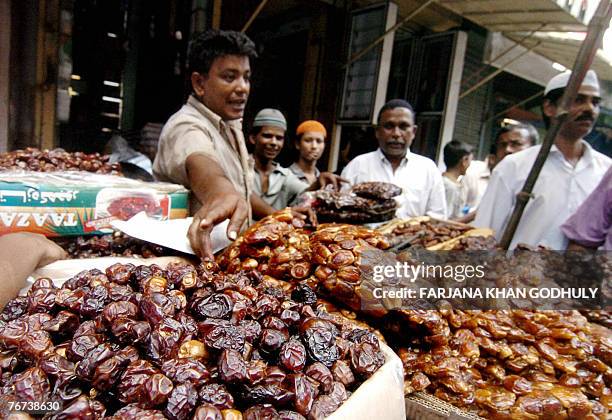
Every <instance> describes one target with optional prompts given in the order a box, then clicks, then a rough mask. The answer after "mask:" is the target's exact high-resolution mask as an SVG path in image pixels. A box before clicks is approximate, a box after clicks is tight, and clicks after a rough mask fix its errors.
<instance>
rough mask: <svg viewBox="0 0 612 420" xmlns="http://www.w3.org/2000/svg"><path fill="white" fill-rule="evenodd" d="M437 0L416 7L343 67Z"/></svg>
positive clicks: (430, 0)
mask: <svg viewBox="0 0 612 420" xmlns="http://www.w3.org/2000/svg"><path fill="white" fill-rule="evenodd" d="M435 1H437V0H427V1H426V2H425V3H423V4H422V5H420V6H419V7H417V8H416V9H414V10H413V11H412V12H410V14H409V15H408V16H406V17H405V18H404V19H402V20H400V21H399V22H398V23H396V24H395V25H393V26H392V27H391V28H389V29H388V30H387V31H386V32H385V33H384V34H382V35H381V36H379V37H378V38H376V39H375V40H374V41H372V43H371V44H370V45H368V46H367V47H365V48H364V49H362V50H361V51H359V52H358V53H356V54H354V55H353V56H352V57H351V58H350V59H349V61H347V62H346V63H345V64H344V65H343V66H342V68H346V67H348V66H350V65H351V64H353V63H354V62H355V61H357V60H359V59H360V58H361V57H363V56H364V55H365V54H366V53H367V52H368V51H370V50H371V49H372V48H374V47H375V46H377V45H378V44H380V43H381V42H383V40H384V39H385V37H386V36H387V35H389V34H390V33H391V32H395V31H396V30H397V29H398V28H400V27H401V26H402V25H403V24H404V23H406V22H408V21H409V20H410V19H412V18H413V17H415V16H416V15H418V14H419V13H421V11H423V10H424V9H425V8H426V7H427V6H429V5H430V4H431V3H433V2H435Z"/></svg>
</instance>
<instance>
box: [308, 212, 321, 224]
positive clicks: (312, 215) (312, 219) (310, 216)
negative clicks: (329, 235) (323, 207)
mask: <svg viewBox="0 0 612 420" xmlns="http://www.w3.org/2000/svg"><path fill="white" fill-rule="evenodd" d="M308 219H309V220H310V223H311V224H312V225H313V226H316V225H318V224H319V222H318V220H317V213H315V211H314V210H313V209H311V208H309V209H308Z"/></svg>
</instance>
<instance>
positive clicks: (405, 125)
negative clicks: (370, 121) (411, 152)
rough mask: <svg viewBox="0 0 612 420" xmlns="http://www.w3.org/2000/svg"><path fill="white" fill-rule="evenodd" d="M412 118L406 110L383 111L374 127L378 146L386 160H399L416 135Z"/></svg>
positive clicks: (404, 154) (410, 113)
mask: <svg viewBox="0 0 612 420" xmlns="http://www.w3.org/2000/svg"><path fill="white" fill-rule="evenodd" d="M416 128H417V127H416V125H415V124H414V116H413V115H412V112H411V111H410V110H409V109H407V108H393V109H388V110H386V111H384V112H383V113H382V114H381V116H380V121H379V122H378V126H377V127H376V139H378V146H379V147H380V148H381V150H382V152H383V154H384V155H385V156H386V157H387V159H401V158H403V157H404V156H406V152H407V151H408V148H410V145H411V144H412V141H413V140H414V134H415V133H416Z"/></svg>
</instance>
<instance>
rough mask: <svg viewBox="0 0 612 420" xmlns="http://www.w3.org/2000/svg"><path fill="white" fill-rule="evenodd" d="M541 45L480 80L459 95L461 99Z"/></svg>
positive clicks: (527, 50) (531, 48)
mask: <svg viewBox="0 0 612 420" xmlns="http://www.w3.org/2000/svg"><path fill="white" fill-rule="evenodd" d="M540 44H541V42H537V43H536V44H535V45H534V46H533V47H530V48H528V49H526V50H525V51H523V52H522V53H520V54H519V55H517V56H516V57H514V58H513V59H512V60H510V61H508V62H507V63H506V64H504V65H503V66H501V67H500V68H498V69H497V70H495V71H494V72H493V73H491V74H489V75H488V76H487V77H485V78H484V79H482V80H480V81H479V82H478V83H476V84H475V85H474V86H472V87H471V88H469V89H468V90H466V91H465V92H463V93H462V94H461V95H459V99H461V98H464V97H466V96H467V95H469V94H470V93H472V92H474V91H475V90H476V89H478V88H479V87H481V86H482V85H484V84H485V83H487V82H488V81H489V80H491V79H493V78H494V77H495V76H497V75H498V74H499V73H501V72H502V71H504V70H505V69H506V68H507V67H508V66H509V65H510V64H512V63H514V62H515V61H516V60H518V59H519V58H521V57H522V56H524V55H525V54H527V53H528V52H530V51H532V50H533V49H534V48H536V47H537V46H538V45H540Z"/></svg>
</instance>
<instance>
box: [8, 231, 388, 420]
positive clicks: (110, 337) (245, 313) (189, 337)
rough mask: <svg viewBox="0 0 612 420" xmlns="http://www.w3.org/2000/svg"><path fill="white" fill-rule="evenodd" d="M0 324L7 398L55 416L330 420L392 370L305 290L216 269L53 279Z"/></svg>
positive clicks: (354, 326) (153, 269)
mask: <svg viewBox="0 0 612 420" xmlns="http://www.w3.org/2000/svg"><path fill="white" fill-rule="evenodd" d="M286 222H291V221H290V220H288V219H287V220H286ZM298 225H299V224H298ZM288 226H289V225H288V224H286V223H285V222H281V224H280V225H277V227H276V228H272V230H271V231H268V232H267V233H266V234H264V235H262V236H257V235H260V232H253V236H252V237H251V238H250V239H249V240H250V241H251V244H252V245H253V246H255V245H256V244H257V245H261V244H263V243H265V242H266V241H275V240H279V241H280V240H282V238H281V237H282V236H283V235H286V234H287V232H288V231H290V230H291V229H293V224H291V228H289V227H288ZM281 227H282V229H277V228H281ZM283 229H284V230H283ZM275 235H276V236H275ZM306 237H307V235H306ZM287 273H289V271H287ZM49 296H53V299H51V298H49ZM0 320H1V321H0V369H1V371H0V372H1V373H2V376H1V377H0V381H1V382H0V386H1V387H2V390H3V393H4V396H5V397H7V398H9V399H11V400H15V401H61V410H60V411H59V412H58V413H57V416H56V417H51V418H91V419H101V418H103V417H104V416H106V418H111V419H133V418H155V419H163V418H168V419H181V420H182V419H200V418H201V419H257V418H278V417H279V416H280V417H281V418H287V419H302V418H309V419H319V418H323V417H324V416H327V415H329V414H331V413H332V412H333V411H335V410H336V409H337V408H338V407H339V406H340V405H341V404H342V403H343V402H344V401H345V400H346V399H347V398H348V395H350V392H351V391H353V390H355V389H356V388H357V387H358V386H359V385H360V384H361V383H362V382H363V381H364V380H366V379H367V378H368V377H370V376H371V375H372V374H374V373H375V371H376V370H377V369H378V368H379V367H380V366H381V365H382V362H383V355H382V353H381V352H380V348H379V346H378V340H377V339H376V337H375V336H374V335H373V334H372V333H371V332H369V331H368V330H361V328H359V327H360V326H361V325H360V324H358V323H357V322H353V321H352V320H350V319H349V318H346V317H343V316H342V315H340V313H339V312H337V311H336V310H335V309H334V308H333V307H332V306H331V305H330V304H327V303H325V302H321V301H317V299H316V295H315V293H314V291H313V290H312V289H311V288H310V287H309V286H307V285H306V284H300V285H299V286H298V287H297V288H296V289H295V290H294V291H293V293H291V291H290V290H289V288H287V287H286V285H284V284H283V282H282V281H279V280H274V279H271V278H268V277H266V276H262V275H261V274H260V273H257V272H254V271H236V272H235V273H234V274H225V273H223V272H221V271H220V270H219V268H218V266H216V264H214V263H212V262H209V263H206V264H202V265H201V266H200V267H198V268H197V269H195V268H193V267H192V266H189V265H181V264H178V263H175V264H169V265H168V267H167V268H166V269H165V270H162V269H161V268H159V267H157V266H155V265H153V266H150V267H145V266H134V265H131V264H126V265H122V264H115V265H113V266H111V267H109V268H108V269H107V270H106V271H105V272H102V271H100V270H88V271H84V272H81V273H79V274H78V275H76V276H74V277H73V278H71V279H69V280H68V281H66V282H65V283H64V284H63V285H62V286H61V287H59V288H58V287H56V286H55V285H54V284H53V282H52V281H51V280H49V279H41V280H38V281H37V282H36V283H35V284H34V286H33V287H32V289H31V290H30V293H29V296H27V297H26V298H23V297H18V298H15V299H14V300H13V301H11V302H9V304H8V305H6V307H5V309H4V310H3V311H2V313H1V315H0ZM358 325H359V327H358ZM364 337H367V338H364ZM361 338H363V339H361ZM2 415H4V414H2ZM270 416H272V417H270Z"/></svg>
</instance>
